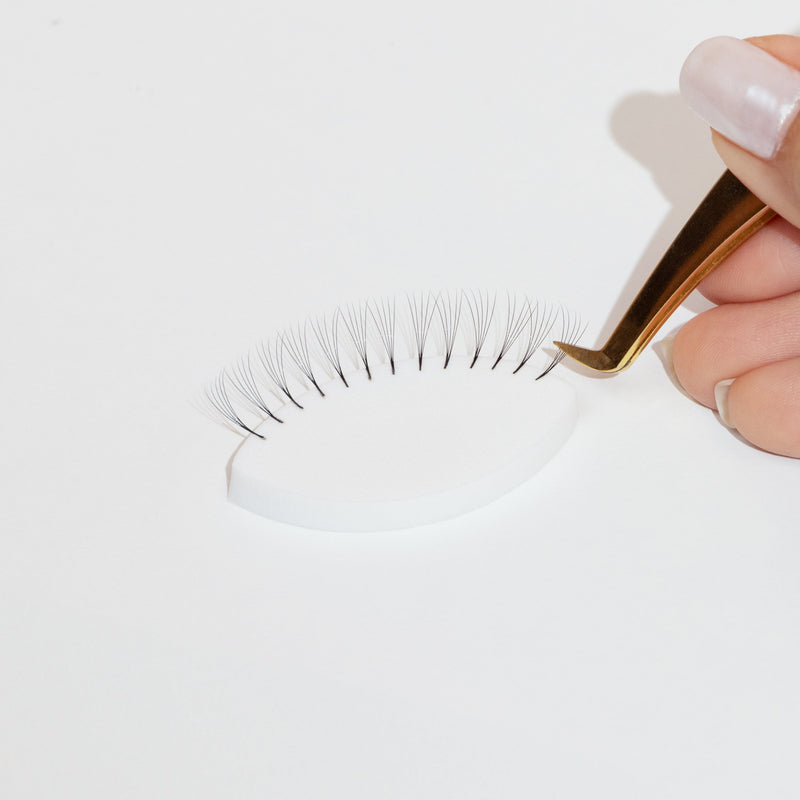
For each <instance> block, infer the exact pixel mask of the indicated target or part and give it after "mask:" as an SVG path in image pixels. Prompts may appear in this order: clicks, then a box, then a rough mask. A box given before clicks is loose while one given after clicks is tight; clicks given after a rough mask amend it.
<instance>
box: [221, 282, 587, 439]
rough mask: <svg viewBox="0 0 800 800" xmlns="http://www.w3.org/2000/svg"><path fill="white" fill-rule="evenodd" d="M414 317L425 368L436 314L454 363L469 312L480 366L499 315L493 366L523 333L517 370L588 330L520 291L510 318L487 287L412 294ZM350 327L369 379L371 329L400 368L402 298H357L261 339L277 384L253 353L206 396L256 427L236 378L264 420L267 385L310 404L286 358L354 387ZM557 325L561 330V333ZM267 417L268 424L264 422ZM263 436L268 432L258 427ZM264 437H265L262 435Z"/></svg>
mask: <svg viewBox="0 0 800 800" xmlns="http://www.w3.org/2000/svg"><path fill="white" fill-rule="evenodd" d="M406 302H407V323H408V325H409V327H410V329H411V332H412V338H413V353H412V355H413V357H414V358H415V360H416V362H417V366H418V369H419V370H422V365H423V359H424V356H425V353H426V348H427V346H428V340H429V336H430V331H431V327H432V324H433V322H434V319H436V318H438V321H439V326H440V333H441V336H442V341H443V351H444V352H443V356H444V362H443V365H442V366H443V368H445V369H446V368H447V367H448V365H449V364H450V362H451V359H452V356H453V352H454V348H455V345H456V339H457V336H458V333H459V330H460V327H461V324H462V322H463V319H462V316H464V318H466V320H468V325H467V327H468V328H469V330H468V332H467V338H468V341H469V343H470V344H469V345H468V355H469V357H470V363H469V366H470V368H471V369H472V368H474V367H475V365H476V363H477V362H478V359H479V358H480V356H481V354H482V353H483V352H484V349H485V347H486V342H487V339H489V334H490V330H491V327H492V323H493V322H497V324H498V335H497V341H496V343H495V347H494V350H493V353H492V355H491V359H492V364H491V369H492V370H494V369H496V367H497V366H498V364H500V362H501V361H502V360H503V359H504V358H506V357H507V356H509V353H510V351H511V350H512V348H513V346H514V345H515V344H516V343H517V342H518V341H520V340H522V342H523V345H524V346H523V348H522V351H521V353H520V354H519V355H518V356H517V357H516V361H515V366H514V369H513V373H514V374H516V373H518V372H519V371H520V370H522V369H523V368H524V367H525V366H527V365H528V363H529V362H530V361H531V359H532V357H533V356H534V354H535V353H536V352H538V351H539V350H540V349H541V347H542V345H543V343H544V342H545V341H548V340H550V339H553V338H558V339H559V341H563V342H565V343H568V344H575V343H577V342H578V341H579V339H580V337H581V336H582V335H583V333H584V331H585V326H582V325H581V322H580V319H579V318H578V317H576V316H574V315H572V314H570V313H569V312H567V311H566V310H565V309H564V308H562V307H559V308H553V307H549V306H547V305H543V304H540V303H539V302H538V301H536V302H535V303H533V304H532V303H531V300H530V299H529V298H528V297H520V296H517V295H513V294H511V293H508V294H507V295H506V304H505V316H504V317H503V319H502V320H500V319H498V318H497V317H499V316H500V315H496V313H495V312H496V308H497V295H496V293H492V294H489V293H486V292H470V293H469V294H467V293H466V292H463V291H461V292H455V293H449V292H448V293H440V294H436V295H434V294H433V292H427V293H423V294H416V295H406ZM464 305H465V306H466V308H467V311H468V313H467V315H462V307H463V306H464ZM342 327H343V328H344V329H345V330H346V332H347V334H348V338H349V340H350V343H351V345H352V347H353V349H354V351H355V354H356V357H357V360H358V362H359V365H360V367H362V368H363V370H364V371H365V373H366V375H367V378H368V379H370V380H371V379H372V371H371V369H370V360H369V359H370V357H369V334H370V333H371V332H372V331H373V329H374V332H375V333H376V335H377V339H378V340H379V341H380V343H381V346H382V350H383V351H384V355H385V356H386V358H387V359H388V362H389V366H390V370H391V372H392V374H395V353H396V331H397V301H396V299H395V298H388V299H386V298H384V299H382V300H368V301H366V302H363V303H361V304H357V305H348V306H346V307H345V310H344V311H343V310H342V308H341V307H339V308H337V309H335V310H334V312H333V313H332V314H330V315H323V316H321V317H317V318H309V319H308V320H306V321H305V322H304V323H301V324H297V325H295V326H293V327H291V328H289V329H288V330H287V331H285V332H283V333H280V334H278V335H277V336H276V338H275V339H274V340H273V341H264V342H261V343H260V344H259V345H257V347H256V348H255V355H256V358H257V359H258V361H259V362H260V364H261V366H262V368H263V371H264V373H265V377H266V378H267V379H268V382H269V383H270V384H271V385H270V386H268V387H266V390H265V389H262V388H260V387H259V379H260V376H258V375H257V374H256V373H255V371H254V369H253V362H252V358H251V356H250V355H249V354H248V355H247V356H246V357H244V358H242V359H240V360H239V361H237V362H236V363H234V364H233V365H232V366H230V367H228V368H227V369H225V370H223V371H222V372H221V373H220V375H219V376H218V377H217V379H216V380H215V381H214V383H213V384H212V387H211V388H210V389H209V391H207V392H206V396H207V399H208V401H209V402H210V404H211V406H212V407H213V408H214V409H215V410H216V412H217V413H218V414H219V416H220V417H221V418H222V420H223V421H224V422H226V423H228V424H231V425H233V426H234V427H235V428H238V429H240V430H241V431H243V432H245V433H248V434H249V433H253V430H252V427H251V426H249V425H247V424H245V423H244V422H243V421H242V418H241V414H242V413H244V411H243V410H242V409H236V407H235V406H234V403H233V401H232V399H231V397H230V395H229V393H228V392H227V388H226V387H227V385H228V384H230V385H231V386H232V387H233V388H234V389H235V390H236V393H237V395H238V396H240V397H241V398H242V399H243V400H244V401H246V402H247V403H249V405H250V406H252V407H254V409H255V410H256V411H257V412H260V413H261V414H262V419H261V420H260V421H261V422H263V421H264V420H265V419H267V418H269V419H272V420H275V421H276V422H281V421H282V420H281V419H280V418H278V417H277V416H276V414H275V412H273V411H272V410H271V409H270V408H269V407H268V406H267V404H266V401H265V399H264V394H265V393H266V392H267V391H272V392H276V393H278V394H282V395H283V396H285V397H286V398H287V399H288V400H289V401H290V402H291V403H292V404H293V405H294V406H296V407H297V408H300V409H302V408H303V405H302V404H301V403H300V402H299V401H298V399H297V398H296V396H295V395H296V394H297V393H298V390H297V389H295V390H294V392H293V391H292V389H290V384H291V381H290V378H289V377H288V374H287V367H286V359H287V357H288V359H289V360H290V362H291V363H292V364H293V365H294V367H295V369H296V372H297V373H299V375H300V376H301V377H302V378H303V379H305V381H307V382H308V384H310V386H312V387H313V388H314V389H316V391H317V393H318V394H319V395H320V396H321V397H325V392H324V391H323V389H322V387H321V385H320V379H319V378H318V373H319V372H320V371H321V370H322V369H323V367H324V365H327V366H328V367H330V368H331V369H332V370H333V372H334V373H335V375H336V376H337V377H338V378H339V380H340V381H341V382H342V383H343V384H344V385H345V386H348V387H349V384H348V381H347V377H346V374H345V373H346V371H345V368H344V366H343V364H342V356H341V351H342V346H341V341H340V339H341V335H340V331H341V328H342ZM309 329H310V331H311V334H313V337H314V340H315V342H316V344H317V346H318V349H319V351H320V353H321V356H322V362H323V363H322V364H317V363H316V362H315V359H314V357H313V356H312V349H311V339H310V335H309ZM554 331H557V333H554ZM563 358H564V353H563V352H562V351H561V350H556V351H555V353H554V355H553V356H552V357H551V358H550V360H549V361H548V363H547V364H546V365H545V366H544V368H543V369H542V370H541V371H540V372H539V373H538V374H537V376H536V380H537V381H538V380H539V379H541V378H543V377H544V376H545V375H548V374H549V373H550V372H551V371H552V370H553V369H554V368H555V367H556V366H557V365H558V364H560V363H561V361H562V360H563ZM257 424H260V423H257ZM258 435H260V434H258ZM262 438H263V437H262Z"/></svg>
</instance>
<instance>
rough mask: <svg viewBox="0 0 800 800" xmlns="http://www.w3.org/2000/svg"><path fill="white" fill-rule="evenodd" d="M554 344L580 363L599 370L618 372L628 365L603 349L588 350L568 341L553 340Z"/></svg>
mask: <svg viewBox="0 0 800 800" xmlns="http://www.w3.org/2000/svg"><path fill="white" fill-rule="evenodd" d="M553 344H554V345H555V346H556V347H557V348H558V349H559V350H561V351H562V352H563V353H566V354H567V355H568V356H569V357H570V358H572V359H574V360H575V361H577V362H578V363H579V364H583V366H585V367H589V369H593V370H597V371H598V372H618V371H619V370H621V369H624V368H625V366H626V364H622V363H619V362H616V361H614V360H613V359H612V358H610V357H609V356H608V355H606V353H604V352H603V351H602V350H588V349H587V348H585V347H578V345H575V344H567V343H566V342H553Z"/></svg>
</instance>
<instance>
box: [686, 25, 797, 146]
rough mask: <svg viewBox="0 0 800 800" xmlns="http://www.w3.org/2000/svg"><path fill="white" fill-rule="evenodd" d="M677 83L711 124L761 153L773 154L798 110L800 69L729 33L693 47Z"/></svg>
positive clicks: (690, 101)
mask: <svg viewBox="0 0 800 800" xmlns="http://www.w3.org/2000/svg"><path fill="white" fill-rule="evenodd" d="M680 87H681V94H682V95H683V98H684V100H685V101H686V102H687V103H688V104H689V106H690V107H691V108H692V109H694V110H695V111H696V112H697V113H698V114H699V115H700V116H701V117H703V119H705V120H706V122H708V124H709V125H711V127H712V128H714V129H715V130H717V131H719V132H720V133H721V134H722V135H723V136H726V137H727V138H728V139H730V140H731V141H732V142H735V143H736V144H738V145H739V146H740V147H743V148H744V149H745V150H749V151H750V152H751V153H753V155H756V156H759V157H760V158H772V157H773V156H774V155H775V153H776V152H777V151H778V148H779V147H780V146H781V143H782V142H783V140H784V137H785V136H786V132H787V131H788V129H789V126H790V125H791V124H792V122H793V121H794V118H795V117H796V116H797V112H798V111H800V72H798V71H797V70H794V69H792V68H791V67H788V66H787V65H786V64H784V63H783V62H782V61H778V60H777V59H776V58H773V57H772V56H771V55H769V54H768V53H766V52H765V51H764V50H762V49H761V48H759V47H756V46H755V45H753V44H750V43H749V42H745V41H742V40H741V39H733V38H731V37H729V36H719V37H717V38H714V39H707V40H706V41H705V42H701V43H700V44H699V45H697V47H695V49H694V50H692V52H691V53H690V54H689V57H688V58H687V59H686V61H685V63H684V65H683V69H682V70H681V78H680Z"/></svg>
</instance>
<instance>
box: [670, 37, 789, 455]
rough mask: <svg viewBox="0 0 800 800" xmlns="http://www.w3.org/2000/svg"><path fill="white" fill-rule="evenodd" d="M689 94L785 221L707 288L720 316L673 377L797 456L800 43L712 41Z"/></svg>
mask: <svg viewBox="0 0 800 800" xmlns="http://www.w3.org/2000/svg"><path fill="white" fill-rule="evenodd" d="M681 94H682V95H683V97H684V99H685V100H686V101H687V102H688V104H689V105H690V106H691V107H692V108H693V109H694V110H695V111H697V112H698V113H699V114H700V115H701V116H702V117H703V118H704V119H705V120H706V121H707V122H708V123H709V124H710V125H711V126H712V129H713V132H712V137H713V142H714V146H715V147H716V149H717V152H718V153H719V154H720V156H721V157H722V160H723V161H724V162H725V164H726V165H727V166H728V168H729V169H730V170H731V172H733V173H734V174H735V175H736V176H737V177H738V178H739V180H741V181H742V183H744V184H745V185H746V186H747V187H748V188H749V189H750V190H751V191H752V192H753V193H754V194H756V195H757V196H758V197H759V198H761V199H762V200H763V201H764V202H766V203H767V204H768V205H769V206H771V207H772V208H773V209H775V211H777V213H778V214H779V215H780V216H779V217H777V218H776V219H775V220H773V221H772V222H771V223H769V224H768V225H767V226H765V227H764V228H763V229H762V230H760V231H759V232H758V233H756V234H755V235H754V236H753V237H752V238H751V239H749V240H748V241H747V242H745V244H743V245H742V246H741V247H740V248H739V249H738V250H736V251H735V252H734V253H733V254H732V255H731V256H730V257H729V258H728V259H727V260H726V261H725V262H723V264H722V265H721V266H720V267H718V268H717V269H716V270H715V271H714V272H712V273H711V275H709V276H708V277H707V278H706V279H705V280H704V281H703V282H702V283H701V284H700V287H699V289H700V291H701V292H702V294H703V295H704V296H705V297H707V298H708V299H709V300H711V301H712V302H714V303H716V304H717V307H716V308H713V309H711V310H709V311H706V312H704V313H702V314H700V315H698V316H697V317H695V318H694V319H693V320H691V321H690V322H689V323H687V324H686V325H685V326H684V327H683V328H681V330H680V331H679V332H678V334H677V336H676V337H675V340H674V342H673V345H672V358H673V364H674V367H675V374H676V376H677V378H678V380H679V381H680V383H681V385H682V386H683V387H684V388H685V389H686V391H687V392H688V393H689V394H690V395H692V396H693V397H694V398H695V399H696V400H698V401H699V402H701V403H702V404H703V405H706V406H708V407H709V408H716V409H717V410H718V411H719V413H720V417H721V418H722V420H723V422H725V423H726V424H727V425H729V426H730V427H732V428H736V429H738V431H739V432H740V433H741V435H742V436H744V438H746V439H748V440H749V441H750V442H752V443H753V444H755V445H757V446H758V447H761V448H763V449H764V450H769V451H771V452H773V453H779V454H781V455H786V456H792V457H794V458H800V121H798V122H797V123H796V124H793V123H794V122H795V118H797V117H798V114H799V112H800V38H798V37H794V36H767V37H761V38H757V39H750V40H747V41H741V40H738V39H730V38H727V37H720V38H717V39H709V40H708V41H706V42H703V43H701V44H700V45H698V47H697V48H696V49H695V50H694V51H693V52H692V53H691V54H690V55H689V57H688V58H687V60H686V63H685V64H684V67H683V71H682V72H681Z"/></svg>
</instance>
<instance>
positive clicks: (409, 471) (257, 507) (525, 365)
mask: <svg viewBox="0 0 800 800" xmlns="http://www.w3.org/2000/svg"><path fill="white" fill-rule="evenodd" d="M583 330H584V328H583V327H582V325H581V323H580V321H579V320H578V318H577V317H575V316H574V315H572V314H570V313H568V312H567V311H566V310H565V309H563V308H561V307H557V306H551V305H548V304H545V303H542V302H539V301H531V300H530V299H529V298H528V297H527V296H524V295H516V294H512V293H506V295H505V298H504V299H501V300H499V299H498V295H497V293H494V292H493V293H489V292H474V291H473V292H465V291H457V292H438V293H434V292H423V293H416V294H407V295H404V296H400V297H398V298H395V297H390V298H382V299H377V300H376V299H370V300H367V301H364V302H360V303H355V304H349V305H343V306H340V307H338V308H336V309H335V310H334V311H333V312H332V313H330V312H329V313H328V314H323V315H319V316H314V317H309V318H308V319H306V320H305V321H303V322H300V323H299V324H295V325H293V326H291V327H289V328H287V329H285V330H283V331H281V332H279V333H277V334H275V335H274V336H272V337H271V338H269V339H266V340H264V341H262V342H261V343H259V344H258V345H257V346H256V347H255V348H254V349H253V350H252V351H251V352H250V353H249V354H247V355H246V356H244V357H242V358H240V359H238V360H237V361H235V362H234V363H233V364H232V365H231V366H229V367H227V368H225V369H223V370H222V371H221V372H220V373H219V374H218V375H217V377H216V378H215V379H214V380H213V381H212V382H211V384H210V385H209V386H208V387H207V389H206V392H205V397H206V400H207V402H208V405H209V406H210V409H211V410H212V411H213V412H214V415H215V416H216V418H217V419H218V420H220V421H222V422H223V423H224V424H225V425H226V426H227V427H229V428H231V429H233V430H235V431H237V432H239V433H240V434H241V435H242V436H243V437H244V438H243V442H242V444H241V445H240V446H239V448H238V449H237V450H236V452H235V454H234V456H233V458H232V459H231V461H230V465H229V485H228V497H229V499H230V500H231V501H232V502H233V503H235V504H237V505H239V506H241V507H243V508H246V509H248V510H250V511H253V512H255V513H258V514H261V515H262V516H265V517H269V518H271V519H273V520H276V521H280V522H286V523H290V524H294V525H300V526H304V527H312V528H321V529H326V530H382V529H390V528H402V527H410V526H414V525H420V524H426V523H430V522H435V521H437V520H441V519H446V518H448V517H452V516H456V515H458V514H461V513H464V512H466V511H470V510H472V509H475V508H477V507H479V506H481V505H484V504H486V503H488V502H490V501H492V500H494V499H495V498H497V497H499V496H500V495H502V494H504V493H506V492H507V491H509V490H510V489H512V488H514V487H515V486H518V485H519V484H521V483H522V482H523V481H525V480H527V479H528V478H529V477H530V476H531V475H532V474H534V473H535V472H536V471H537V470H538V469H539V468H540V467H541V466H542V465H543V464H544V463H546V461H547V460H549V458H551V457H552V455H553V454H554V453H555V452H556V450H557V449H558V448H559V447H560V446H561V444H563V442H564V441H565V440H566V438H567V437H568V436H569V434H570V432H571V430H572V427H573V426H574V423H575V419H576V416H577V406H576V403H575V400H574V392H573V390H572V388H571V386H569V384H567V383H565V382H563V381H560V380H559V379H558V378H549V379H548V380H547V381H544V383H539V382H538V381H539V379H540V378H542V377H544V376H546V375H549V374H550V373H551V372H552V370H553V369H554V368H555V367H556V366H557V365H558V364H559V363H560V361H561V359H562V358H563V354H562V353H561V352H560V351H557V352H554V353H552V354H551V353H548V352H547V351H546V349H545V346H546V342H548V341H550V340H552V339H554V338H559V339H560V340H562V341H565V342H570V343H576V342H577V340H578V338H579V337H580V336H581V334H582V333H583ZM540 353H542V354H543V355H545V359H544V361H543V363H542V364H540V365H539V367H538V368H537V369H533V367H532V366H531V365H532V364H533V363H534V362H537V361H539V359H538V358H537V356H538V355H539V354H540ZM520 373H525V374H528V375H529V376H530V377H531V378H534V380H524V379H523V378H521V377H520ZM301 420H302V422H303V424H302V425H300V424H298V423H299V422H300V421H301ZM284 423H290V424H284Z"/></svg>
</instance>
